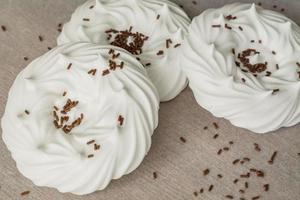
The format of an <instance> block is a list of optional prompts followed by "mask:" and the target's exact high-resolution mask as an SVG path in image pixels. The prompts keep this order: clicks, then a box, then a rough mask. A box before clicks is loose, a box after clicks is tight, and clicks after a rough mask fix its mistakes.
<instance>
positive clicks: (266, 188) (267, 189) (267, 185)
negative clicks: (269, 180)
mask: <svg viewBox="0 0 300 200" xmlns="http://www.w3.org/2000/svg"><path fill="white" fill-rule="evenodd" d="M269 188H270V185H269V184H265V185H264V191H265V192H267V191H269Z"/></svg>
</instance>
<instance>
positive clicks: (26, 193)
mask: <svg viewBox="0 0 300 200" xmlns="http://www.w3.org/2000/svg"><path fill="white" fill-rule="evenodd" d="M29 193H30V191H24V192H22V193H21V196H25V195H28V194H29Z"/></svg>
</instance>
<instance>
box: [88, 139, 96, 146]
mask: <svg viewBox="0 0 300 200" xmlns="http://www.w3.org/2000/svg"><path fill="white" fill-rule="evenodd" d="M93 143H95V140H90V141H88V142H87V143H86V144H87V145H90V144H93Z"/></svg>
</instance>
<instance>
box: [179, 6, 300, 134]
mask: <svg viewBox="0 0 300 200" xmlns="http://www.w3.org/2000/svg"><path fill="white" fill-rule="evenodd" d="M299 63H300V28H299V26H297V25H296V23H294V22H293V21H292V20H290V19H289V18H287V17H285V16H284V15H282V14H280V13H277V12H274V11H270V10H266V9H263V8H261V7H259V6H256V5H255V4H252V5H251V4H241V3H235V4H229V5H225V6H224V7H222V8H219V9H209V10H206V11H204V12H203V13H202V14H201V15H199V16H198V17H196V18H194V20H193V21H192V24H191V26H190V28H189V35H188V36H187V39H186V41H185V44H184V46H183V59H182V65H184V67H183V70H184V71H185V72H186V74H187V76H188V79H189V82H190V88H191V89H192V91H193V93H194V96H195V98H196V100H197V102H198V103H199V104H200V105H201V106H203V107H204V108H205V109H207V110H208V111H210V112H211V113H212V114H213V115H215V116H217V117H224V118H226V119H228V120H229V121H230V122H231V123H232V124H233V125H235V126H238V127H242V128H245V129H249V130H251V131H253V132H256V133H266V132H270V131H274V130H276V129H279V128H281V127H289V126H293V125H296V124H297V123H299V122H300V101H299V100H300V64H299Z"/></svg>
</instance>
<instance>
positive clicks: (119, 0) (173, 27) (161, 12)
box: [57, 0, 190, 101]
mask: <svg viewBox="0 0 300 200" xmlns="http://www.w3.org/2000/svg"><path fill="white" fill-rule="evenodd" d="M189 24H190V19H189V18H188V16H187V15H186V14H185V13H184V11H182V9H181V8H179V7H178V6H177V5H176V4H174V3H172V2H170V1H167V0H90V1H87V2H86V3H84V4H83V5H82V6H80V7H79V8H77V10H76V11H75V12H74V14H73V15H72V18H71V20H70V22H68V23H67V24H65V25H64V27H63V30H62V33H61V34H60V36H59V37H58V40H57V41H58V44H65V43H68V42H74V41H86V42H92V43H98V44H102V45H107V44H110V43H111V42H112V40H113V39H114V36H115V35H112V36H111V39H110V40H108V39H107V37H108V34H107V33H105V32H106V31H107V30H109V29H115V30H118V31H125V30H128V29H130V27H131V26H132V32H134V33H135V32H140V33H142V34H144V35H146V36H148V37H149V39H148V40H147V41H145V43H144V46H143V47H142V50H143V52H142V53H141V54H140V55H135V56H136V57H138V58H139V59H140V62H141V63H142V64H143V65H144V66H145V67H146V69H147V71H148V74H149V76H150V79H151V80H152V82H153V83H154V85H155V86H156V88H157V89H158V93H159V96H160V100H161V101H168V100H171V99H173V98H174V97H176V96H177V95H178V94H179V93H180V92H181V91H182V90H183V89H184V88H185V87H186V85H187V78H186V76H185V75H184V73H183V72H182V70H181V69H180V66H179V55H180V49H181V46H179V45H177V46H176V44H181V43H182V41H183V39H184V36H185V34H186V33H187V29H188V26H189ZM167 39H171V41H172V44H171V43H170V44H169V48H167V47H166V40H167ZM129 42H130V41H128V43H129ZM175 46H176V47H177V48H174V47H175ZM161 50H162V51H163V54H161V55H157V54H159V53H158V52H159V51H161ZM149 63H151V65H149Z"/></svg>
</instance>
